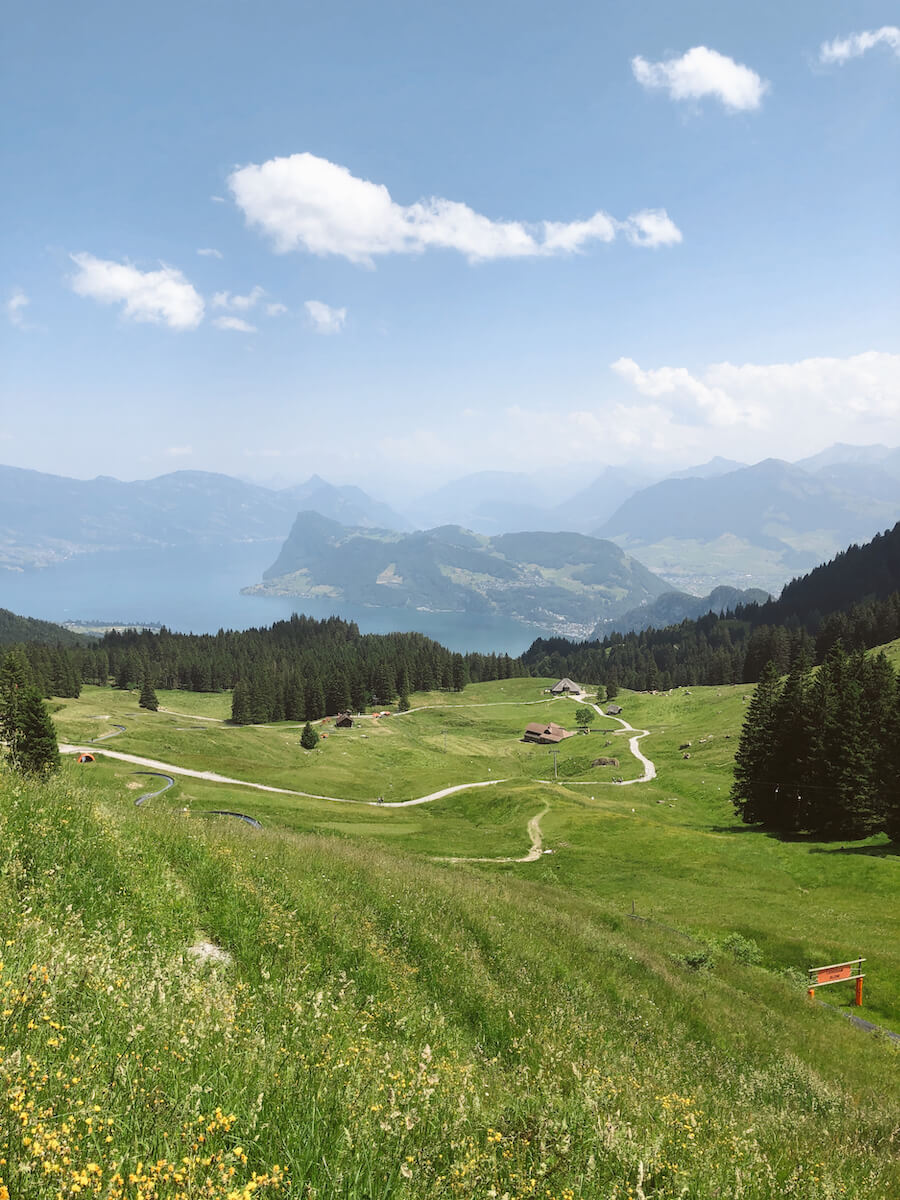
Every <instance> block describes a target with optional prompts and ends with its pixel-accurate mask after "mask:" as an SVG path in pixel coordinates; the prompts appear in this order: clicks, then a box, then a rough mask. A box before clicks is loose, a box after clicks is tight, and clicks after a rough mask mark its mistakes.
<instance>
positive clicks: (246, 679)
mask: <svg viewBox="0 0 900 1200" xmlns="http://www.w3.org/2000/svg"><path fill="white" fill-rule="evenodd" d="M19 649H20V650H22V651H23V652H24V653H25V654H26V656H27V658H28V661H29V664H30V668H31V676H32V679H33V680H34V682H35V685H36V686H37V687H38V688H39V689H40V690H41V691H42V692H43V694H44V695H45V696H77V695H78V693H79V691H80V688H81V685H82V684H84V683H89V684H96V685H97V686H100V687H105V686H107V685H109V684H111V685H112V686H114V687H117V688H121V689H126V690H127V689H131V688H142V689H144V688H147V687H149V688H150V689H151V690H152V688H170V689H172V688H174V689H182V690H186V691H195V692H215V691H224V690H226V689H230V688H233V689H234V700H233V719H234V720H235V721H237V722H238V723H240V724H251V723H255V722H262V721H279V720H285V719H287V720H317V719H318V718H319V717H323V716H325V715H326V714H334V713H337V712H340V711H342V710H344V709H353V710H354V711H358V710H360V709H363V708H365V707H366V706H367V705H369V704H374V703H378V704H392V703H393V702H394V701H395V700H396V699H398V698H400V699H401V700H402V698H403V697H405V696H407V695H408V694H409V692H411V691H429V690H431V689H433V688H438V689H446V690H451V689H452V690H456V691H460V690H461V689H462V688H463V687H465V685H466V684H467V683H468V682H470V681H471V682H476V683H477V682H481V681H484V680H492V679H508V678H510V677H511V676H515V675H527V674H528V670H527V669H526V668H525V667H524V665H523V664H522V662H521V660H519V659H513V658H510V657H509V655H506V654H465V655H463V654H456V653H453V652H452V651H450V650H447V649H445V648H444V647H443V646H441V645H439V644H438V643H437V642H435V641H432V639H430V638H427V637H425V636H424V635H422V634H419V633H391V634H361V633H360V631H359V628H358V626H357V625H356V624H354V623H353V622H349V621H344V620H341V619H340V618H338V617H330V618H328V619H327V620H324V621H317V620H315V619H314V618H312V617H305V616H297V615H294V616H293V617H291V618H290V620H287V621H279V622H276V623H275V624H274V625H272V626H271V627H269V628H263V629H247V630H244V631H241V632H235V631H225V630H220V631H219V632H218V633H216V634H208V635H207V634H203V635H197V634H182V633H172V632H171V631H170V630H167V629H161V630H159V631H158V632H154V631H150V630H142V631H137V630H126V631H124V632H116V631H113V632H110V633H107V634H106V635H105V636H104V637H103V638H99V639H96V640H93V639H92V640H90V641H89V642H87V641H86V642H85V644H83V645H81V646H76V647H68V646H62V645H56V646H53V645H47V644H44V643H41V642H28V643H26V644H24V645H23V646H21V647H19Z"/></svg>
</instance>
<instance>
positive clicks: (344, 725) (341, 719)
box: [334, 713, 353, 729]
mask: <svg viewBox="0 0 900 1200" xmlns="http://www.w3.org/2000/svg"><path fill="white" fill-rule="evenodd" d="M334 727H335V729H352V728H353V718H352V717H351V716H350V714H349V713H338V715H337V716H336V717H335V718H334Z"/></svg>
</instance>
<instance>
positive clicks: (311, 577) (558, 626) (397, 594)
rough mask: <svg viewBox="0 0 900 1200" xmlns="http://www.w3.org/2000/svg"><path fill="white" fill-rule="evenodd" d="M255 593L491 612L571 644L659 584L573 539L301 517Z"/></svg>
mask: <svg viewBox="0 0 900 1200" xmlns="http://www.w3.org/2000/svg"><path fill="white" fill-rule="evenodd" d="M247 590H248V591H252V592H255V593H262V594H270V595H286V596H298V597H304V596H305V597H312V596H322V595H327V596H333V597H335V598H336V599H337V598H340V599H341V600H343V601H345V602H349V603H354V604H367V605H373V606H377V607H384V608H403V607H414V608H419V609H425V610H429V611H451V612H476V613H497V614H501V615H504V616H508V617H511V618H513V619H516V620H521V621H525V622H530V623H533V624H536V625H539V626H543V627H544V628H547V629H548V630H553V631H559V632H565V633H571V634H573V635H575V636H578V635H579V634H584V633H587V632H588V631H589V630H590V629H592V628H593V626H594V624H595V622H596V620H597V617H598V615H603V614H609V615H611V616H614V615H616V614H617V613H620V612H624V611H626V610H627V609H630V608H633V607H634V606H635V605H636V604H639V603H641V602H643V601H646V600H652V599H655V597H656V596H658V595H660V594H661V592H663V591H665V590H666V585H665V584H664V583H663V581H662V580H661V579H658V578H657V577H656V576H655V575H653V574H652V572H650V571H648V570H647V569H646V568H645V567H644V566H642V565H641V563H639V562H637V561H635V560H634V559H632V558H629V556H628V555H626V554H625V553H624V552H623V551H622V550H620V549H619V547H618V546H615V545H614V544H613V543H612V542H606V541H601V540H599V539H596V538H590V537H587V536H585V535H584V534H578V533H507V534H502V535H500V536H499V537H494V538H489V537H487V536H485V535H483V534H475V533H472V532H471V531H470V530H467V529H463V528H461V527H460V526H457V525H447V526H441V527H439V528H437V529H428V530H423V531H418V532H416V533H410V534H399V533H395V532H391V531H387V530H367V529H359V528H355V529H354V528H347V527H345V526H342V525H339V524H338V523H337V522H334V521H328V520H326V519H325V518H324V517H321V516H320V515H318V514H317V513H312V512H306V513H300V514H299V515H298V517H297V520H296V521H295V523H294V527H293V529H292V530H291V534H290V536H289V537H288V539H287V541H286V542H285V544H284V546H283V547H282V550H281V553H280V554H279V556H278V558H277V560H276V561H275V563H274V564H273V565H272V566H271V567H270V568H269V570H268V571H266V572H265V576H264V582H263V583H262V584H260V585H259V586H258V587H256V588H253V589H247Z"/></svg>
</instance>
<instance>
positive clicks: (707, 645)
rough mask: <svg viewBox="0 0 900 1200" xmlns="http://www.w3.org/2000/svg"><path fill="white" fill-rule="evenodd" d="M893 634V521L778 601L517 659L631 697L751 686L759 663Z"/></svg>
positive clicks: (542, 648) (561, 644)
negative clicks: (697, 687) (685, 687)
mask: <svg viewBox="0 0 900 1200" xmlns="http://www.w3.org/2000/svg"><path fill="white" fill-rule="evenodd" d="M897 637H900V522H898V523H897V524H896V525H895V526H894V527H893V529H890V530H888V531H886V532H885V533H883V534H879V535H878V536H876V537H875V538H873V539H872V541H871V542H868V543H867V544H866V545H864V546H851V547H850V548H849V549H848V550H846V551H843V552H841V553H840V554H838V555H837V556H836V557H835V558H834V559H832V561H831V562H828V563H825V564H823V565H822V566H821V567H818V568H817V569H816V570H815V571H813V572H811V574H810V575H808V576H804V577H803V578H801V579H798V580H795V581H793V582H792V583H791V584H789V585H788V586H787V587H785V589H784V591H783V593H782V596H781V597H780V598H779V599H778V600H771V601H769V602H768V603H767V604H763V605H755V604H751V605H746V606H744V607H739V608H737V609H736V610H735V611H734V612H727V613H725V614H724V615H719V614H718V613H707V614H706V615H705V616H703V617H700V618H699V619H697V620H695V621H683V622H681V623H680V624H678V625H673V626H670V627H669V628H666V629H645V630H643V631H641V632H640V633H629V634H621V633H613V634H609V635H608V636H606V637H605V638H603V639H602V640H594V641H590V642H582V643H580V644H575V643H572V642H570V641H568V640H566V639H564V638H538V639H537V641H535V642H534V643H533V644H532V645H531V646H530V647H529V649H528V650H527V651H526V652H525V654H524V655H523V659H524V661H525V662H526V663H527V664H528V665H529V666H530V667H531V668H532V669H533V670H534V672H535V673H536V674H547V675H552V674H555V675H559V676H562V675H569V676H571V678H573V679H579V680H582V681H586V680H591V681H594V680H596V681H597V682H603V683H605V682H609V681H614V682H616V683H618V684H621V685H624V686H626V687H631V688H636V689H638V690H645V689H654V688H667V687H670V686H672V685H673V684H675V685H678V684H692V683H697V684H699V683H705V684H721V683H737V682H748V683H754V682H756V680H758V679H759V677H760V674H761V672H762V670H763V668H764V666H765V664H766V663H767V662H770V661H771V662H774V663H775V665H776V667H777V668H778V670H779V671H781V672H785V671H787V670H788V668H789V667H790V665H791V663H792V662H794V661H796V659H797V658H798V656H800V655H802V654H804V653H805V654H807V655H808V656H809V657H810V659H811V660H813V659H814V660H816V661H822V660H823V659H824V657H825V655H826V654H827V653H828V651H829V650H830V649H831V647H832V646H834V645H835V643H836V642H838V641H841V642H842V643H843V644H844V646H845V647H846V648H847V649H848V650H851V651H852V650H861V649H869V648H871V647H873V646H879V645H883V644H885V643H886V642H890V641H893V640H894V639H895V638H897Z"/></svg>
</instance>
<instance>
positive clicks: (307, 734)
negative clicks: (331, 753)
mask: <svg viewBox="0 0 900 1200" xmlns="http://www.w3.org/2000/svg"><path fill="white" fill-rule="evenodd" d="M318 744H319V735H318V734H317V733H316V731H315V730H314V729H313V727H312V725H310V723H309V721H307V722H306V724H305V725H304V726H303V732H302V733H301V734H300V745H301V746H302V747H303V749H304V750H315V748H316V746H318Z"/></svg>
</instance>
